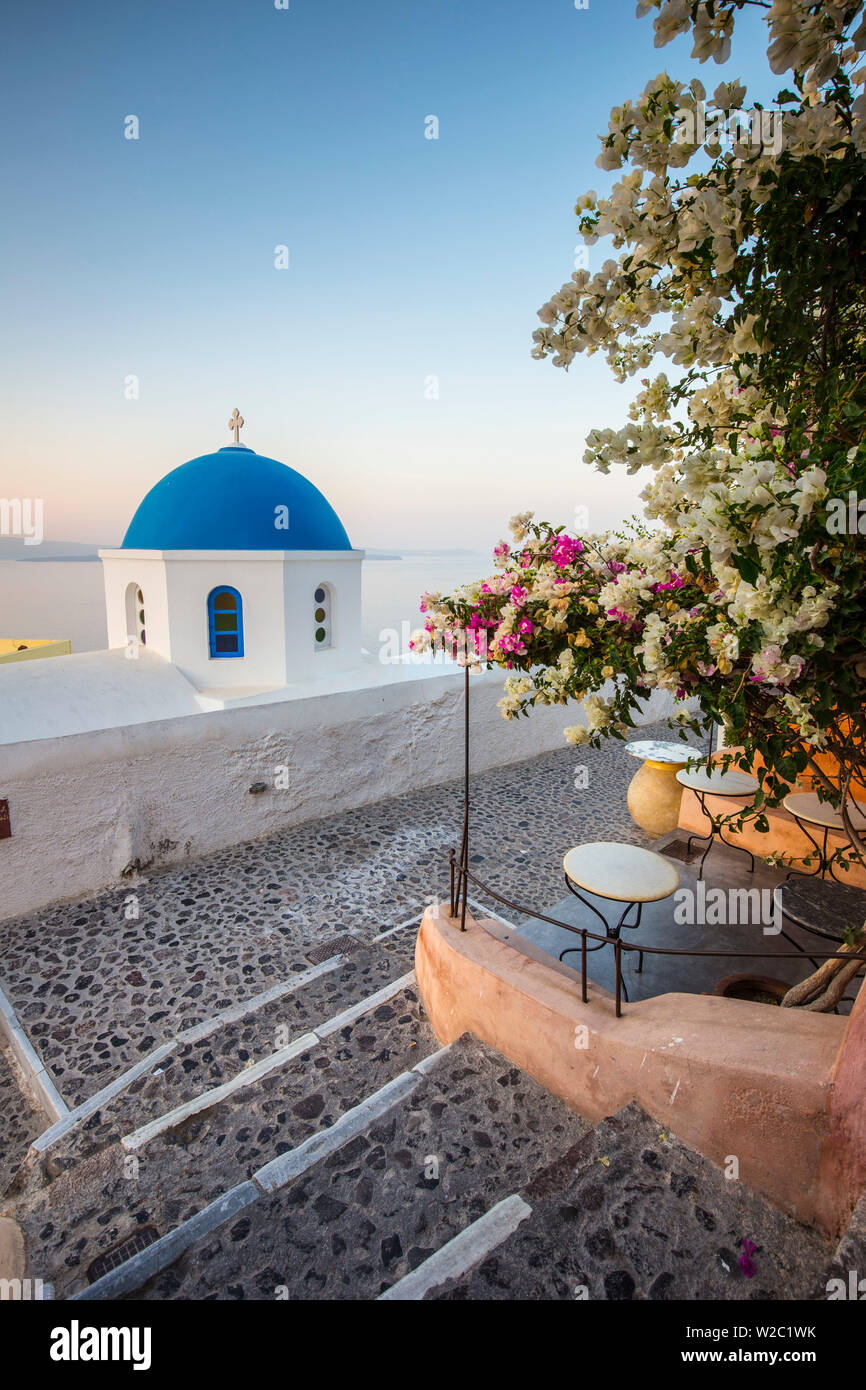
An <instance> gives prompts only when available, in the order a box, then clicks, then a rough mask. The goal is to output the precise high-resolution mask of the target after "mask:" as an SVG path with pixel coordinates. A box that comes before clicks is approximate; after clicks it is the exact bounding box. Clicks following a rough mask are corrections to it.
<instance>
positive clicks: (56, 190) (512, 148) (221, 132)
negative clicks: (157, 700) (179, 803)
mask: <svg viewBox="0 0 866 1390" xmlns="http://www.w3.org/2000/svg"><path fill="white" fill-rule="evenodd" d="M763 32H764V31H763V26H762V25H761V23H760V22H759V20H758V19H757V18H756V17H754V16H753V15H752V14H748V15H746V16H745V17H744V20H743V21H742V28H741V34H740V37H739V39H738V41H737V42H736V43H735V47H734V55H733V59H732V61H731V62H730V63H728V64H727V65H725V66H724V67H723V68H718V67H716V65H715V64H705V65H704V66H703V67H701V68H698V66H697V65H695V64H693V63H692V62H691V60H690V58H689V49H690V44H689V43H688V42H687V41H686V40H683V39H681V40H678V41H677V42H676V43H674V44H672V45H670V46H669V47H668V48H666V49H663V50H661V51H656V50H655V49H654V48H653V32H652V25H651V20H649V19H642V20H638V19H636V18H635V15H634V5H633V3H632V0H589V8H588V10H583V11H578V10H575V8H574V5H573V0H533V3H527V0H367V3H358V0H291V5H290V8H289V9H288V10H286V11H282V10H276V9H275V8H274V5H273V0H183V3H177V2H176V0H148V3H146V4H122V3H118V2H117V0H81V3H80V4H75V5H71V4H61V3H57V0H54V3H49V4H44V5H43V4H33V3H32V0H6V7H5V19H4V76H3V84H2V89H0V130H2V135H0V177H2V187H3V191H4V198H3V205H4V211H3V216H2V219H0V278H2V301H0V313H2V322H3V333H2V346H0V408H2V413H3V429H2V431H0V493H2V495H4V496H22V497H24V496H31V497H32V496H41V497H43V498H44V499H45V517H46V536H47V538H49V539H78V540H91V541H99V542H102V543H108V544H111V543H116V542H117V541H119V539H120V537H121V536H122V534H123V531H124V529H125V526H126V523H127V521H128V519H129V516H130V515H131V513H132V511H133V510H134V508H135V506H136V505H137V503H138V501H139V500H140V498H141V496H142V495H143V493H144V492H145V491H146V490H147V488H148V487H150V486H151V485H152V484H153V483H154V482H155V481H156V480H157V479H158V478H159V477H161V476H162V475H163V474H164V473H165V472H167V471H168V470H169V469H170V468H171V467H174V466H175V465H176V464H178V463H181V462H183V461H184V460H185V459H187V458H190V457H192V456H194V455H196V454H200V453H204V452H207V451H209V450H210V449H212V448H216V447H218V446H220V445H221V444H224V443H228V442H230V435H229V433H228V430H227V428H226V422H227V420H228V417H229V414H230V413H231V410H232V409H233V407H234V406H235V405H237V406H239V407H240V410H241V413H242V414H243V415H244V417H245V419H246V421H247V425H246V428H245V430H244V432H243V436H242V438H243V440H244V441H245V442H246V443H248V444H249V445H250V446H251V447H252V448H255V449H257V450H258V451H259V452H260V453H268V454H271V455H273V456H275V457H277V458H280V459H282V460H284V461H285V462H287V463H290V464H292V466H294V467H297V468H299V469H300V470H301V471H302V472H304V473H306V474H307V476H309V477H310V478H312V480H313V481H314V482H316V483H317V484H318V485H319V486H320V487H322V489H323V490H324V491H325V493H326V494H327V496H328V497H329V499H330V500H331V501H332V502H333V503H334V505H335V506H336V507H337V510H338V511H339V512H340V514H341V516H342V518H343V520H344V522H345V524H346V526H347V528H348V530H349V534H350V536H351V539H352V540H353V542H354V543H355V544H359V545H370V546H389V547H395V548H397V547H399V546H401V545H404V546H407V547H410V546H414V547H421V546H425V545H430V546H432V547H446V546H452V545H453V546H470V547H472V548H476V547H478V548H486V547H487V546H488V545H489V544H490V543H491V542H492V541H495V539H496V538H497V537H498V536H499V535H500V534H502V533H503V532H504V530H505V523H506V521H507V518H508V517H509V516H510V515H511V514H512V513H513V512H514V511H516V510H519V509H523V508H525V507H529V508H534V509H535V510H537V511H538V512H539V513H542V514H544V515H545V516H547V517H549V518H550V519H552V520H561V521H564V522H569V521H570V520H571V517H572V515H573V510H574V507H575V506H577V505H579V504H589V506H590V518H591V522H592V524H594V525H598V526H601V525H607V524H610V523H611V522H613V521H614V520H616V519H618V518H619V517H621V516H623V515H626V514H628V513H629V512H630V511H631V510H633V509H634V507H635V506H636V505H637V504H636V497H637V492H638V490H639V483H638V482H637V481H636V480H628V481H626V480H624V479H623V478H617V479H613V480H607V481H606V480H603V479H601V478H599V476H598V475H596V474H594V473H592V472H591V471H590V470H588V469H587V468H585V467H584V465H583V464H582V463H581V461H580V460H581V455H582V453H583V437H584V435H585V434H586V432H587V430H588V429H589V428H591V427H592V426H595V425H608V424H609V425H619V424H621V423H622V422H623V420H624V418H625V412H626V407H627V403H628V400H629V399H630V396H631V394H632V391H631V388H630V387H626V388H621V387H616V386H615V385H614V384H613V383H612V382H611V381H610V378H609V374H608V372H607V369H606V368H605V366H604V364H603V362H602V361H601V360H600V359H599V358H596V359H593V361H592V363H581V364H579V365H577V366H576V367H575V368H573V369H572V371H571V372H570V373H569V374H567V375H566V374H565V373H562V372H558V371H556V370H555V369H554V368H553V367H552V366H551V365H550V364H549V363H538V362H534V361H533V360H532V359H531V357H530V347H531V341H530V340H531V334H532V331H533V329H534V328H535V327H536V326H537V319H536V310H537V309H538V308H539V306H540V305H541V304H542V303H543V302H544V300H545V299H547V298H548V297H549V295H550V294H551V293H552V292H553V291H554V290H556V289H558V287H559V286H560V284H561V283H562V282H563V280H565V279H567V278H568V276H569V275H570V274H571V270H572V267H573V251H574V247H575V244H576V237H575V218H574V214H573V211H572V209H573V205H574V201H575V198H576V196H577V195H578V194H579V193H581V192H583V191H585V190H586V189H587V188H589V187H594V188H596V189H599V190H600V189H603V188H605V187H607V186H609V183H610V181H611V176H610V175H606V174H603V173H602V172H601V171H600V170H598V169H596V167H595V163H594V161H595V157H596V154H597V153H598V143H597V140H596V136H597V135H598V133H599V132H601V131H603V130H605V129H606V127H607V119H608V114H609V110H610V108H611V106H612V105H614V104H615V103H618V102H621V101H622V100H624V99H625V98H627V97H632V96H635V95H636V94H637V92H638V91H639V90H640V89H641V88H642V86H643V85H644V83H645V82H646V81H647V79H648V78H650V77H652V76H654V75H655V74H656V73H657V72H659V71H661V70H662V69H664V68H666V69H667V70H668V71H670V72H671V73H673V74H674V75H676V76H679V77H685V78H688V77H689V76H691V75H692V74H693V73H696V72H697V73H699V75H700V76H701V77H702V79H703V80H704V82H705V84H706V85H707V87H708V88H709V90H710V91H712V89H713V87H714V86H715V85H716V83H717V82H718V81H721V80H722V79H723V78H724V79H726V80H730V79H731V78H733V77H735V76H741V77H742V78H743V79H744V80H746V81H748V83H749V89H750V97H751V95H752V88H753V83H755V82H758V83H759V84H760V85H759V86H758V87H756V88H755V91H754V94H755V95H757V96H762V97H764V98H765V99H766V97H767V96H768V95H771V94H772V93H773V92H774V91H775V90H776V89H777V87H778V86H779V85H780V83H779V82H778V81H776V80H774V79H771V78H769V76H768V75H767V74H766V66H765V58H764V47H765V45H764V42H763ZM131 114H132V115H136V116H137V117H138V118H139V121H140V139H139V140H138V141H129V140H126V139H124V136H123V130H124V118H125V117H126V116H128V115H131ZM428 115H436V116H437V117H438V119H439V122H440V133H439V135H440V138H439V139H438V140H435V141H433V140H427V139H425V138H424V121H425V117H426V116H428ZM278 244H285V245H287V246H288V247H289V250H290V257H291V265H290V268H289V269H288V270H277V269H275V268H274V248H275V246H276V245H278ZM605 254H606V252H605V251H604V248H603V247H600V246H599V247H595V248H593V250H592V252H591V255H592V257H593V260H591V262H590V268H593V266H594V264H595V263H596V262H597V263H599V264H600V262H601V261H602V260H603V259H604V256H605ZM129 375H136V376H137V377H138V378H139V379H140V384H141V386H140V389H141V395H140V399H138V400H133V401H131V400H127V399H125V397H124V380H125V378H126V377H127V376H129ZM430 375H435V376H437V377H438V378H439V392H440V395H439V399H438V400H428V399H425V379H426V378H427V377H428V376H430Z"/></svg>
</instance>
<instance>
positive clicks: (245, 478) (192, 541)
mask: <svg viewBox="0 0 866 1390" xmlns="http://www.w3.org/2000/svg"><path fill="white" fill-rule="evenodd" d="M281 507H286V508H288V513H289V522H288V529H278V528H277V527H276V526H275V524H274V522H275V519H276V518H277V516H278V515H282V516H284V515H285V513H282V514H280V513H278V511H277V509H278V508H281ZM123 548H124V549H125V550H351V549H352V547H351V545H350V543H349V537H348V536H347V535H346V532H345V531H344V529H343V524H342V522H341V521H340V518H339V517H338V516H337V513H336V512H335V511H334V509H333V507H332V506H331V504H330V502H328V501H327V500H326V499H325V498H324V497H323V496H322V494H321V493H320V492H319V489H318V488H317V487H314V486H313V484H312V483H311V482H309V481H308V480H307V479H306V478H305V477H303V476H302V474H300V473H296V472H295V470H294V469H293V468H287V467H286V465H285V464H284V463H278V462H277V460H276V459H269V458H265V457H264V456H263V455H261V454H257V453H256V452H255V450H253V449H248V448H247V446H246V445H245V444H228V445H226V447H225V448H224V449H218V450H217V452H216V453H215V454H202V456H201V458H197V459H190V461H189V463H184V464H181V466H180V468H174V469H173V470H172V471H171V473H167V474H166V476H165V477H164V478H163V479H162V480H161V481H160V482H158V483H157V484H156V486H155V487H152V488H151V489H150V492H149V493H148V494H147V496H146V497H145V499H144V501H143V502H141V503H140V504H139V507H138V510H137V511H136V513H135V516H134V517H133V518H132V521H131V522H130V523H129V527H128V529H127V532H126V535H125V536H124V538H123Z"/></svg>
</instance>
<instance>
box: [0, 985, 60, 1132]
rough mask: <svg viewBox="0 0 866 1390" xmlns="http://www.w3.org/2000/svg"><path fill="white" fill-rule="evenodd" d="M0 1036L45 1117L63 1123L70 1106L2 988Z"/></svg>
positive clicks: (0, 998)
mask: <svg viewBox="0 0 866 1390" xmlns="http://www.w3.org/2000/svg"><path fill="white" fill-rule="evenodd" d="M0 1036H2V1037H3V1039H4V1040H5V1042H6V1044H7V1046H8V1048H9V1050H10V1052H11V1053H12V1055H13V1057H14V1058H15V1061H16V1062H17V1063H18V1066H19V1067H20V1068H21V1071H22V1074H23V1076H24V1080H25V1081H26V1083H27V1085H28V1086H29V1087H30V1089H31V1091H32V1092H33V1096H34V1098H35V1100H36V1102H37V1104H38V1105H39V1108H40V1109H41V1110H42V1111H43V1112H44V1114H45V1117H46V1119H49V1120H54V1121H60V1123H61V1124H62V1123H63V1121H64V1119H65V1118H66V1116H68V1114H69V1106H68V1105H67V1104H66V1101H65V1100H64V1099H63V1097H62V1095H61V1094H60V1092H59V1091H58V1089H57V1087H56V1085H55V1084H54V1078H53V1077H52V1075H51V1072H50V1071H49V1070H48V1068H47V1067H46V1066H45V1063H44V1062H43V1061H42V1058H41V1057H40V1056H39V1053H38V1052H37V1051H36V1048H35V1047H34V1046H33V1044H32V1042H31V1041H30V1039H29V1038H28V1036H27V1034H26V1032H25V1031H24V1029H23V1027H22V1026H21V1023H20V1022H19V1020H18V1015H17V1014H16V1013H15V1010H14V1009H13V1007H12V1004H11V1002H10V1000H9V999H8V997H7V995H6V993H5V992H4V991H3V990H2V989H0Z"/></svg>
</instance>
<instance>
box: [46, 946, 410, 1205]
mask: <svg viewBox="0 0 866 1390" xmlns="http://www.w3.org/2000/svg"><path fill="white" fill-rule="evenodd" d="M414 941H415V933H414V931H412V930H403V931H401V932H397V933H393V934H391V935H389V936H386V937H384V938H380V939H379V940H378V941H375V942H372V943H370V944H369V945H365V946H363V947H361V948H359V949H356V950H353V951H352V952H351V953H350V954H343V955H339V956H335V957H334V958H333V959H330V960H326V961H324V962H323V963H321V964H319V965H317V966H312V967H310V968H309V969H308V970H306V971H305V972H303V973H302V974H300V975H298V976H296V977H293V978H291V979H289V980H286V981H284V982H283V983H282V984H281V985H278V986H275V987H273V988H272V989H270V990H268V991H266V992H265V993H264V994H263V995H259V996H257V997H256V998H254V999H252V1000H247V1001H245V1002H244V1003H242V1004H239V1005H236V1006H235V1007H234V1008H229V1009H227V1010H225V1011H223V1012H222V1013H220V1014H217V1015H216V1016H215V1017H213V1018H210V1019H205V1020H203V1021H202V1022H200V1023H198V1024H196V1025H194V1026H192V1027H191V1028H188V1029H186V1030H184V1031H183V1032H182V1033H180V1034H179V1035H178V1036H177V1038H176V1039H169V1040H168V1041H167V1042H166V1043H164V1044H162V1045H161V1046H160V1047H158V1048H155V1049H154V1050H153V1051H152V1052H151V1053H149V1054H148V1055H147V1056H146V1057H145V1058H143V1059H142V1060H141V1061H140V1062H139V1063H138V1064H137V1065H136V1066H135V1067H133V1068H131V1069H130V1070H129V1071H127V1072H124V1073H123V1074H121V1075H119V1076H118V1077H116V1078H115V1079H114V1080H113V1081H112V1082H111V1083H110V1084H109V1085H108V1086H107V1087H106V1088H104V1090H103V1091H100V1092H98V1093H97V1094H95V1095H94V1096H92V1097H90V1098H89V1099H88V1100H86V1101H84V1102H83V1103H82V1104H81V1105H80V1106H79V1107H78V1108H77V1109H76V1110H75V1111H73V1112H72V1113H71V1114H70V1116H69V1117H67V1118H66V1119H65V1120H62V1121H61V1122H59V1123H58V1124H56V1125H53V1126H52V1127H51V1129H49V1130H47V1131H46V1132H44V1133H43V1134H42V1135H40V1136H39V1137H38V1138H37V1140H36V1142H35V1144H34V1148H33V1152H32V1153H31V1155H30V1162H29V1168H30V1170H31V1174H32V1176H31V1177H30V1178H29V1182H30V1184H31V1185H34V1184H35V1185H36V1186H41V1185H42V1183H43V1181H44V1172H45V1159H46V1158H47V1159H48V1160H49V1162H48V1165H47V1166H48V1172H49V1175H50V1174H51V1173H56V1172H57V1171H58V1170H60V1169H67V1168H71V1167H72V1166H73V1165H74V1164H75V1163H78V1162H80V1161H82V1160H83V1159H86V1158H89V1157H90V1156H91V1155H93V1154H96V1153H98V1152H99V1151H100V1150H102V1149H104V1148H106V1147H107V1146H108V1145H109V1144H113V1143H116V1142H117V1141H118V1140H119V1139H120V1138H121V1137H122V1136H123V1135H124V1134H128V1133H130V1132H131V1131H133V1130H135V1129H137V1128H139V1127H140V1126H142V1125H145V1124H147V1123H148V1121H151V1120H154V1119H155V1118H157V1117H158V1116H161V1115H164V1114H166V1113H167V1112H169V1111H171V1110H173V1109H175V1108H177V1107H179V1106H182V1105H184V1104H185V1103H187V1102H189V1101H191V1100H192V1099H193V1098H194V1097H196V1096H199V1095H201V1094H202V1093H204V1092H206V1091H209V1090H211V1089H212V1088H214V1087H218V1086H221V1085H223V1084H225V1083H227V1082H230V1081H231V1080H232V1078H234V1077H236V1076H237V1075H238V1074H239V1073H241V1072H242V1071H243V1070H244V1069H246V1068H249V1067H252V1066H255V1065H256V1064H257V1063H261V1062H263V1061H264V1060H265V1059H267V1058H268V1057H270V1056H272V1055H273V1054H274V1053H275V1052H276V1051H278V1050H279V1049H282V1048H285V1047H286V1046H288V1045H289V1044H290V1043H291V1042H292V1041H294V1040H295V1039H298V1038H300V1037H302V1036H303V1035H304V1034H305V1033H309V1032H311V1031H312V1030H314V1029H315V1028H317V1027H320V1026H322V1025H323V1024H325V1023H326V1022H327V1020H329V1019H331V1018H333V1017H334V1015H335V1014H338V1013H340V1012H341V1011H343V1010H345V1009H346V1008H349V1007H351V1006H352V1005H354V1004H357V1003H358V1002H359V1001H361V1000H363V999H365V998H369V997H370V996H371V995H373V994H375V993H376V992H377V991H378V990H380V989H382V988H383V987H386V986H388V985H389V984H392V983H393V982H394V981H395V980H397V979H398V978H399V977H401V976H402V975H404V974H405V973H406V972H407V971H410V970H411V968H412V963H413V955H414ZM272 995H276V997H273V998H271V997H269V996H272Z"/></svg>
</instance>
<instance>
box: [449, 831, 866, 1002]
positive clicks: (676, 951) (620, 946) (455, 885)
mask: <svg viewBox="0 0 866 1390" xmlns="http://www.w3.org/2000/svg"><path fill="white" fill-rule="evenodd" d="M449 861H450V865H451V900H450V906H451V917H452V920H454V919H456V917H457V912H458V909H460V918H461V924H460V929H461V931H465V930H466V904H467V896H468V892H469V883H470V882H471V883H473V884H474V885H475V887H476V888H480V889H481V891H482V892H484V893H487V894H488V895H489V896H490V897H491V898H493V899H495V901H496V902H498V903H501V904H502V905H503V907H508V908H510V909H511V910H512V911H513V912H520V913H522V914H523V915H524V916H526V917H532V918H533V919H534V920H535V921H537V922H547V923H549V924H550V926H552V927H561V928H562V929H563V931H569V932H572V933H573V934H574V935H575V936H579V937H580V975H581V999H582V1000H583V1003H584V1004H586V1003H588V1002H589V1000H588V996H587V988H586V985H587V976H586V955H587V945H586V943H587V940H590V941H598V942H600V943H601V944H602V945H608V946H613V948H614V958H615V962H616V1016H617V1018H622V991H623V977H622V953H623V951H638V952H643V954H644V955H648V956H689V957H692V956H695V957H699V956H706V957H708V958H716V959H721V960H729V959H731V960H767V959H768V956H767V952H766V951H708V950H703V949H699V950H688V949H686V947H683V946H644V945H638V944H637V943H636V942H631V941H623V940H622V939H621V938H620V937H611V936H602V935H601V934H600V933H599V932H593V931H590V930H589V928H588V927H576V926H574V925H573V923H571V922H563V921H561V920H560V919H559V918H558V917H550V916H548V915H547V914H546V913H544V912H536V911H535V910H534V909H533V908H530V907H526V906H525V905H524V904H522V903H516V902H513V901H512V900H511V899H510V898H506V897H504V896H503V895H502V894H501V893H498V892H497V891H496V889H495V888H491V887H490V885H489V884H487V883H482V881H481V879H480V878H478V876H477V874H473V873H470V871H469V866H468V864H467V863H465V862H463V863H461V864H458V863H457V856H456V853H455V851H454V850H453V849H452V850H451V851H450V854H449ZM804 955H805V952H804V951H800V950H794V951H774V952H773V954H772V959H774V960H802V959H803V957H804ZM813 956H814V959H815V960H820V961H826V960H845V961H852V960H857V959H860V960H862V961H863V964H864V965H866V947H864V948H863V950H862V951H856V952H851V951H826V952H825V951H815V952H811V951H810V954H809V956H808V957H807V959H809V960H811V959H812V958H813Z"/></svg>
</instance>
